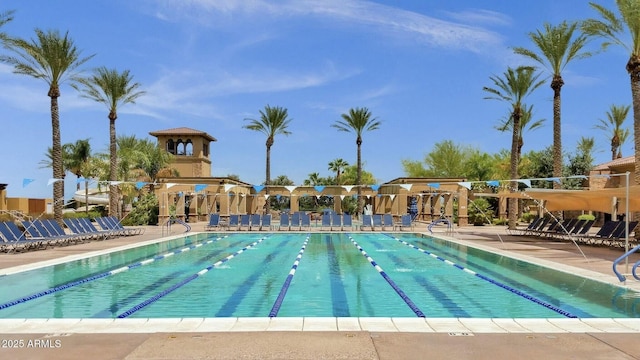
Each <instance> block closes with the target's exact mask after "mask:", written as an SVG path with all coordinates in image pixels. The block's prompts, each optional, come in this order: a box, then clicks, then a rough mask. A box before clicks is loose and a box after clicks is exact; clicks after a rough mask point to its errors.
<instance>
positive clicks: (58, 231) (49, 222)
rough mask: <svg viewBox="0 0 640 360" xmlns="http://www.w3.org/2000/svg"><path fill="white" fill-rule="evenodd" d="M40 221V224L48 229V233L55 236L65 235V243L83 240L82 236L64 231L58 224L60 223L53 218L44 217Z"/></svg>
mask: <svg viewBox="0 0 640 360" xmlns="http://www.w3.org/2000/svg"><path fill="white" fill-rule="evenodd" d="M41 222H42V225H43V226H44V227H46V228H47V229H48V230H49V233H51V234H55V235H57V236H66V237H67V239H68V240H67V243H70V242H75V243H76V244H77V243H81V242H84V240H85V238H84V236H80V235H74V234H67V232H66V231H64V228H62V226H60V224H58V222H57V221H55V220H53V219H44V220H41Z"/></svg>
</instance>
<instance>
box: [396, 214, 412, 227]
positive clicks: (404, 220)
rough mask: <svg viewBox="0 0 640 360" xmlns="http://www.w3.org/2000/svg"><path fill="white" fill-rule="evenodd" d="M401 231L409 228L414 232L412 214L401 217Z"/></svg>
mask: <svg viewBox="0 0 640 360" xmlns="http://www.w3.org/2000/svg"><path fill="white" fill-rule="evenodd" d="M398 228H399V229H400V230H404V229H405V228H409V229H411V230H413V221H411V214H403V215H402V216H401V217H400V225H398Z"/></svg>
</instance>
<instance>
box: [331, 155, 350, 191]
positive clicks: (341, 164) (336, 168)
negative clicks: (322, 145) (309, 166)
mask: <svg viewBox="0 0 640 360" xmlns="http://www.w3.org/2000/svg"><path fill="white" fill-rule="evenodd" d="M347 166H349V163H348V162H346V161H344V160H343V159H335V160H333V161H332V162H330V163H329V171H333V172H335V173H336V185H340V174H342V172H343V171H344V169H345V168H346V167H347Z"/></svg>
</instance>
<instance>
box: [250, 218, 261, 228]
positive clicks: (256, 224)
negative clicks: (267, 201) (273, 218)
mask: <svg viewBox="0 0 640 360" xmlns="http://www.w3.org/2000/svg"><path fill="white" fill-rule="evenodd" d="M260 226H261V222H260V214H251V225H249V230H260Z"/></svg>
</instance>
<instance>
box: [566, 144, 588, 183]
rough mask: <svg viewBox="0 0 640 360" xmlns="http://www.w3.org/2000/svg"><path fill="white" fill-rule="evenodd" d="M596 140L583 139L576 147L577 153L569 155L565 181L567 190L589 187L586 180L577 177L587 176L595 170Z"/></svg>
mask: <svg viewBox="0 0 640 360" xmlns="http://www.w3.org/2000/svg"><path fill="white" fill-rule="evenodd" d="M594 147H595V139H594V138H592V137H584V136H583V137H581V138H580V140H579V141H578V144H577V146H576V153H575V154H574V155H569V164H568V165H567V166H566V169H565V171H566V174H565V176H566V177H567V178H566V179H564V181H563V187H564V188H565V189H581V188H584V187H585V186H589V185H588V182H587V180H586V177H585V178H582V177H575V176H582V175H584V176H587V175H589V172H590V171H591V169H592V168H593V149H594Z"/></svg>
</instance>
